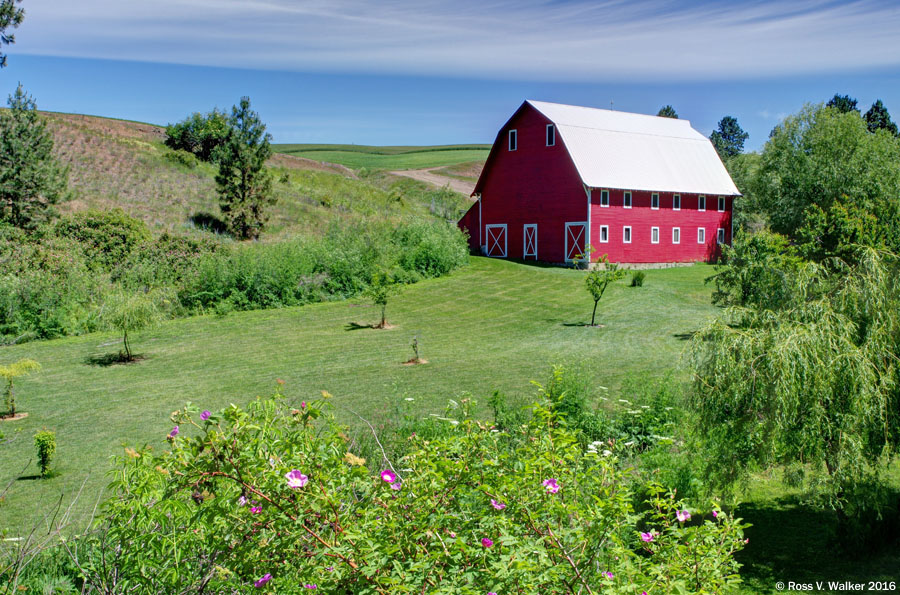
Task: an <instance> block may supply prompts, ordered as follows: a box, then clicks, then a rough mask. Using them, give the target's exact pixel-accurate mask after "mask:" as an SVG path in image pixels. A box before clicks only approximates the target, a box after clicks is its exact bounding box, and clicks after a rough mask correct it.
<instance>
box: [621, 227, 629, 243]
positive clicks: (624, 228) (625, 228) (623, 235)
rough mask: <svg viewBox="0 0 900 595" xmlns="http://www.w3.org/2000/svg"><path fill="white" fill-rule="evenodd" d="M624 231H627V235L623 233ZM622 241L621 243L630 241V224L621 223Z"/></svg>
mask: <svg viewBox="0 0 900 595" xmlns="http://www.w3.org/2000/svg"><path fill="white" fill-rule="evenodd" d="M626 231H627V232H628V235H627V236H626V235H625V232H626ZM626 238H628V239H626ZM622 243H623V244H630V243H631V226H630V225H623V226H622Z"/></svg>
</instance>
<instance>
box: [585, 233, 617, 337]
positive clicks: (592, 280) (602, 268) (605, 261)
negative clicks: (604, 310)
mask: <svg viewBox="0 0 900 595" xmlns="http://www.w3.org/2000/svg"><path fill="white" fill-rule="evenodd" d="M590 251H591V250H588V252H590ZM624 277H625V271H624V270H623V269H620V268H619V265H618V264H616V263H614V262H609V258H607V256H606V254H604V255H603V256H601V257H600V258H599V260H598V261H597V264H596V265H595V268H592V269H591V270H590V271H588V274H587V277H585V278H584V285H585V287H586V288H587V290H588V293H590V294H591V297H592V298H594V309H593V311H591V326H594V321H595V319H596V317H597V304H599V303H600V299H601V298H602V297H603V294H604V293H605V292H606V288H607V287H608V286H609V284H610V283H612V282H613V281H618V280H619V279H622V278H624Z"/></svg>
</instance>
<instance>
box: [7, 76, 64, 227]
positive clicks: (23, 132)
mask: <svg viewBox="0 0 900 595" xmlns="http://www.w3.org/2000/svg"><path fill="white" fill-rule="evenodd" d="M8 104H9V109H8V110H4V111H3V112H2V113H0V222H6V223H10V224H12V225H14V226H16V227H21V228H25V229H29V228H33V227H35V226H36V225H38V224H39V223H41V222H43V221H46V220H47V219H50V218H51V217H52V216H53V215H55V213H56V211H55V209H54V208H53V205H55V204H57V203H58V202H60V201H61V200H63V199H64V198H65V196H66V186H67V182H68V180H67V176H68V172H67V170H66V168H64V167H63V166H61V165H60V164H59V163H58V162H57V161H56V159H55V158H54V156H53V137H52V136H51V134H50V132H49V131H48V130H47V125H46V124H45V123H44V121H43V119H42V118H41V116H40V114H38V112H37V106H36V105H35V102H34V98H32V97H31V96H30V95H26V94H25V91H24V90H23V89H22V85H19V86H18V88H16V91H15V93H13V94H12V95H10V96H9V101H8Z"/></svg>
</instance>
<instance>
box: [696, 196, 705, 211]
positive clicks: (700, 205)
mask: <svg viewBox="0 0 900 595" xmlns="http://www.w3.org/2000/svg"><path fill="white" fill-rule="evenodd" d="M697 210H698V211H705V210H706V197H705V196H703V195H702V194H701V195H700V196H698V197H697Z"/></svg>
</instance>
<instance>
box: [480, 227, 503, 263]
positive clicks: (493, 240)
mask: <svg viewBox="0 0 900 595" xmlns="http://www.w3.org/2000/svg"><path fill="white" fill-rule="evenodd" d="M484 232H485V235H486V236H487V243H486V244H485V254H486V255H488V256H493V257H494V258H506V224H505V223H503V224H494V225H485V226H484Z"/></svg>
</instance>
